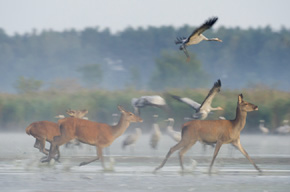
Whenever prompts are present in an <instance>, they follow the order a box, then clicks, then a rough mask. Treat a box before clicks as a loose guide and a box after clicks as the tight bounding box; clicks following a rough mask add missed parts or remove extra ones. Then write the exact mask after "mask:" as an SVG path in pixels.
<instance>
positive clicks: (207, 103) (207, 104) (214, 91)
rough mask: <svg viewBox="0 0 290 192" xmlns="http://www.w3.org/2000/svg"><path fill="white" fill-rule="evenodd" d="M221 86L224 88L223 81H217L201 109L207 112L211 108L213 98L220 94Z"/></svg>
mask: <svg viewBox="0 0 290 192" xmlns="http://www.w3.org/2000/svg"><path fill="white" fill-rule="evenodd" d="M221 86H222V84H221V80H217V82H215V83H214V85H213V87H212V88H211V90H210V91H209V93H208V95H207V96H206V98H205V99H204V101H203V102H202V104H201V107H200V109H204V110H206V109H210V108H211V102H212V100H213V98H214V97H215V95H216V94H217V93H218V92H220V90H221Z"/></svg>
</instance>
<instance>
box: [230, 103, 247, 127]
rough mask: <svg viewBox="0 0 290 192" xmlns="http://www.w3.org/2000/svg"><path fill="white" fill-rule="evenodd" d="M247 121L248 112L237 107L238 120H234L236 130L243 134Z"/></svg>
mask: <svg viewBox="0 0 290 192" xmlns="http://www.w3.org/2000/svg"><path fill="white" fill-rule="evenodd" d="M246 119H247V112H246V111H242V110H241V109H240V108H239V107H237V112H236V118H235V119H234V120H233V124H234V129H235V130H236V131H239V132H241V131H242V130H243V129H244V127H245V125H246Z"/></svg>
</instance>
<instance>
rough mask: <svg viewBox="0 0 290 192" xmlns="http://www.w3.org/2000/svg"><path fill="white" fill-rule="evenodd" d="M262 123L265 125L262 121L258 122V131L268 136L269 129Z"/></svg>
mask: <svg viewBox="0 0 290 192" xmlns="http://www.w3.org/2000/svg"><path fill="white" fill-rule="evenodd" d="M264 123H265V121H264V120H260V124H259V129H260V130H261V131H262V133H264V134H268V133H269V129H268V128H266V127H265V126H264Z"/></svg>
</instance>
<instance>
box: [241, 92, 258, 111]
mask: <svg viewBox="0 0 290 192" xmlns="http://www.w3.org/2000/svg"><path fill="white" fill-rule="evenodd" d="M238 107H239V109H240V110H241V111H244V112H251V111H258V106H257V105H254V104H252V103H249V102H247V101H244V100H243V94H240V95H239V96H238Z"/></svg>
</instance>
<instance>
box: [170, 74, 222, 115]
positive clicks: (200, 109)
mask: <svg viewBox="0 0 290 192" xmlns="http://www.w3.org/2000/svg"><path fill="white" fill-rule="evenodd" d="M221 85H222V84H221V81H220V80H217V82H215V83H214V85H213V87H212V88H211V90H210V91H209V93H208V95H207V97H206V98H205V99H204V101H203V102H202V104H199V103H197V102H196V101H193V100H191V99H189V98H187V97H179V96H175V95H171V97H172V98H174V99H176V100H178V101H180V102H183V103H185V104H187V105H189V106H190V107H192V108H193V109H194V110H195V111H196V113H195V114H193V115H192V117H193V118H194V119H201V120H203V119H205V118H207V116H208V114H209V112H211V111H217V110H223V108H221V107H212V106H211V103H212V100H213V98H214V97H215V95H216V94H217V93H218V92H220V89H221Z"/></svg>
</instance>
